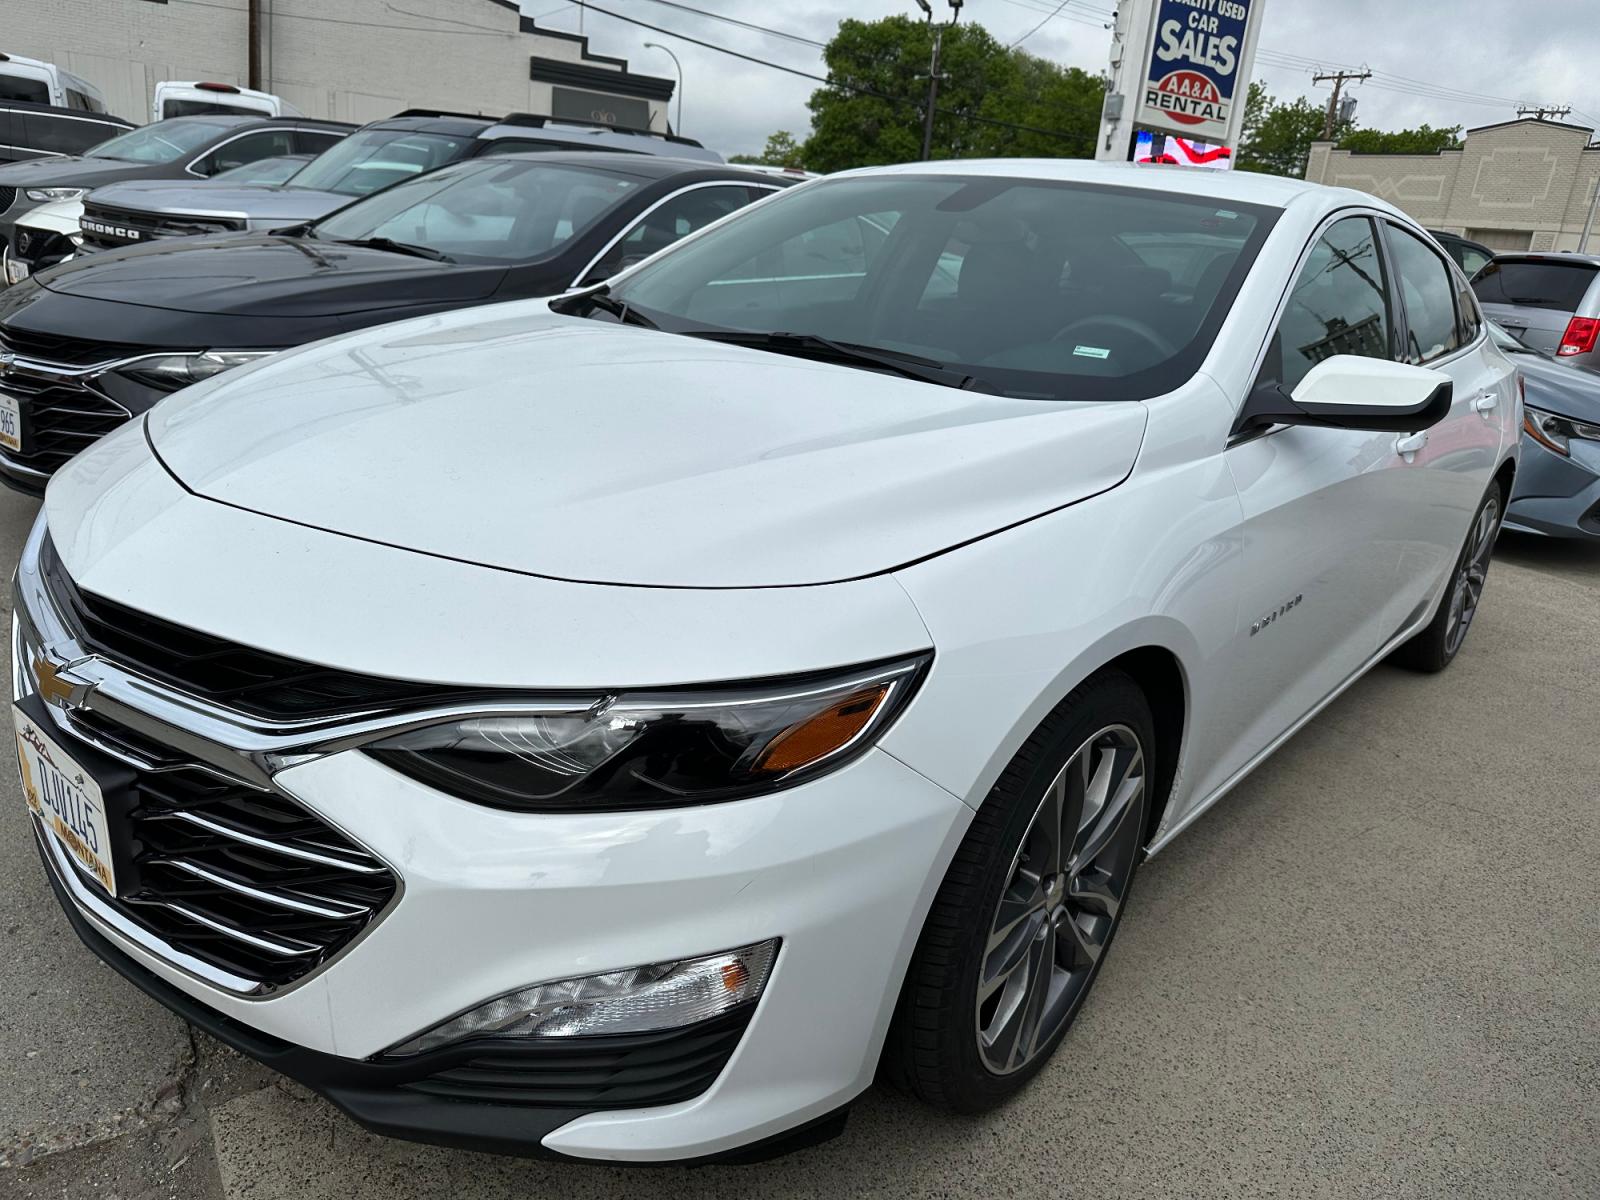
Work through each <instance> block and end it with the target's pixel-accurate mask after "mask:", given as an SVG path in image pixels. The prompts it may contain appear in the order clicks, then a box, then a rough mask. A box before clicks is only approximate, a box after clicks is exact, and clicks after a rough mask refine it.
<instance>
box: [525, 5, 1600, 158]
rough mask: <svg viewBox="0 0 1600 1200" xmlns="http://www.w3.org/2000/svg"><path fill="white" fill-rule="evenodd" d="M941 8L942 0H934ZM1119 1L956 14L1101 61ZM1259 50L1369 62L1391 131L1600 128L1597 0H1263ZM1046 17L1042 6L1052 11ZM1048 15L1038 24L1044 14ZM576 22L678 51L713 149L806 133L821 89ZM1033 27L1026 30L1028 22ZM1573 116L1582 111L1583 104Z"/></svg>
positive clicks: (696, 117) (780, 24)
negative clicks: (1535, 112)
mask: <svg viewBox="0 0 1600 1200" xmlns="http://www.w3.org/2000/svg"><path fill="white" fill-rule="evenodd" d="M521 2H522V6H523V11H524V12H525V13H527V14H528V15H529V16H532V17H536V18H537V19H538V21H539V23H540V24H541V25H544V26H548V27H550V28H553V29H565V30H573V31H575V30H577V29H578V26H579V19H580V18H579V12H578V6H577V5H576V4H575V3H572V0H567V2H566V3H562V2H561V0H521ZM597 2H598V3H600V4H601V6H602V7H604V8H608V9H612V10H613V11H615V12H617V13H620V14H624V15H626V16H630V17H634V18H636V19H638V20H640V21H647V22H649V23H650V24H652V25H657V26H660V27H661V28H663V29H669V30H671V31H673V33H681V34H684V35H687V36H689V37H693V38H699V39H701V40H703V41H708V42H715V43H717V44H719V45H723V46H727V47H729V48H731V49H735V50H739V51H741V52H743V53H746V54H750V55H753V56H755V57H757V58H763V59H767V60H768V61H771V62H776V63H782V64H784V65H785V66H790V67H795V68H797V69H799V70H803V71H809V72H812V73H814V74H823V73H825V72H824V70H823V67H822V62H821V56H820V51H819V50H818V49H817V48H816V47H815V46H812V45H808V44H806V41H804V40H789V39H784V38H776V37H770V36H767V35H765V34H761V33H756V32H753V31H749V30H744V29H740V28H738V27H736V26H733V25H729V24H727V23H724V22H722V21H718V20H714V19H710V18H707V17H702V16H697V15H694V14H693V13H689V12H685V11H683V10H682V9H680V8H674V7H670V6H668V5H666V4H663V3H660V2H659V0H597ZM681 2H682V3H685V4H688V5H689V6H690V7H692V8H698V9H702V10H705V11H707V12H715V13H720V14H722V15H724V16H728V17H735V18H738V19H740V20H744V21H749V22H753V23H755V24H759V25H765V26H769V27H771V28H774V29H779V30H782V31H784V32H786V33H790V34H794V35H797V36H798V37H799V38H800V39H810V40H812V41H817V42H826V41H827V40H828V38H829V36H831V34H832V33H833V31H834V29H835V28H836V27H837V25H838V23H839V21H840V19H841V18H844V17H848V16H854V17H862V18H874V17H880V16H887V15H889V14H891V13H915V12H916V11H917V10H916V5H915V3H914V0H681ZM933 2H934V5H935V8H936V11H939V10H942V9H943V8H944V4H945V2H946V0H933ZM1114 2H1115V0H1068V3H1066V4H1065V5H1062V6H1060V11H1059V12H1056V11H1055V10H1056V9H1057V7H1058V2H1057V0H967V3H966V7H965V9H964V13H963V20H977V21H980V22H982V23H983V24H984V25H985V26H986V27H987V28H988V29H989V31H990V32H991V33H993V34H994V35H995V36H996V37H998V38H1000V39H1002V40H1003V41H1007V42H1011V41H1015V40H1016V39H1018V38H1021V37H1023V36H1024V35H1027V40H1026V41H1025V42H1024V43H1023V45H1025V46H1026V47H1027V48H1028V49H1029V50H1031V51H1032V52H1033V53H1035V54H1038V55H1042V56H1044V57H1047V58H1050V59H1054V60H1055V61H1057V62H1061V63H1066V64H1069V65H1072V66H1078V67H1083V68H1084V69H1086V70H1090V71H1099V70H1102V69H1104V68H1105V65H1106V55H1107V52H1108V50H1109V48H1110V34H1109V33H1108V32H1107V30H1106V28H1105V26H1106V23H1107V22H1108V21H1109V20H1110V13H1111V9H1112V7H1113V4H1114ZM1259 2H1263V0H1258V3H1259ZM1264 2H1265V3H1266V5H1267V7H1266V16H1265V22H1266V23H1265V25H1264V26H1263V27H1262V34H1261V47H1262V54H1261V55H1260V56H1259V57H1258V59H1257V62H1256V78H1258V79H1261V80H1264V81H1265V82H1266V84H1267V86H1268V87H1269V88H1270V89H1271V90H1272V91H1273V93H1274V94H1276V95H1278V96H1280V97H1290V96H1296V95H1301V94H1304V95H1309V96H1311V97H1313V98H1316V99H1318V100H1319V102H1325V101H1326V98H1327V95H1328V93H1327V91H1326V89H1325V86H1324V85H1316V86H1314V85H1313V84H1312V82H1311V75H1312V74H1313V73H1314V71H1315V68H1316V67H1317V66H1319V65H1320V66H1321V67H1322V68H1323V69H1335V68H1338V67H1357V66H1362V65H1365V66H1367V67H1370V68H1371V69H1372V71H1373V72H1374V76H1373V78H1372V80H1371V81H1369V82H1368V83H1366V84H1364V85H1362V86H1361V87H1360V88H1359V89H1358V90H1357V92H1356V95H1357V96H1358V97H1359V99H1360V105H1359V108H1358V111H1357V121H1358V122H1359V123H1360V124H1361V125H1362V126H1364V127H1367V128H1377V129H1393V128H1400V127H1403V126H1407V125H1417V124H1421V123H1422V122H1427V123H1428V124H1431V125H1457V124H1459V125H1465V126H1469V127H1470V126H1473V125H1485V124H1489V123H1492V122H1494V121H1501V120H1506V119H1508V118H1510V117H1512V116H1514V115H1515V110H1516V105H1517V103H1518V102H1519V101H1520V102H1526V103H1530V104H1534V103H1543V104H1570V105H1571V106H1572V107H1573V114H1572V116H1571V117H1569V118H1568V120H1572V121H1575V122H1577V123H1580V124H1585V125H1589V126H1591V127H1600V69H1597V67H1596V64H1597V63H1600V21H1595V20H1589V19H1584V20H1575V19H1574V18H1575V16H1576V15H1577V14H1578V13H1579V12H1580V10H1582V9H1584V8H1585V7H1586V5H1587V4H1588V3H1590V2H1592V0H1582V2H1581V3H1579V2H1575V0H1559V2H1557V0H1515V2H1512V0H1264ZM1053 12H1054V13H1055V15H1054V16H1052V15H1051V14H1052V13H1053ZM1041 22H1043V24H1041ZM582 23H583V32H584V33H586V34H588V35H589V37H590V39H591V48H592V49H593V50H594V51H595V52H597V53H600V54H613V55H619V56H621V57H623V58H626V59H628V61H629V63H630V65H631V66H632V67H633V68H634V69H635V70H638V71H642V72H645V73H647V74H653V75H666V76H671V75H673V74H674V71H673V66H672V62H671V60H670V59H669V58H668V57H667V56H666V55H665V54H664V53H662V52H661V51H659V50H651V49H646V48H645V46H644V43H645V42H647V41H654V42H660V43H663V44H665V45H668V46H671V47H672V49H673V51H674V52H675V53H676V54H677V55H678V58H679V60H680V61H681V62H682V63H683V71H684V75H685V76H686V82H685V90H684V109H683V125H684V132H686V133H687V134H689V136H691V137H696V138H699V139H700V140H701V141H703V142H705V143H706V145H708V146H712V147H715V148H716V149H718V150H721V151H723V152H724V153H729V154H732V153H739V152H742V151H754V150H759V149H760V148H761V145H762V143H763V142H764V141H765V140H766V136H767V134H768V133H770V132H772V131H773V130H774V129H788V130H792V131H793V132H794V133H796V134H797V135H803V133H804V131H805V129H806V126H807V110H806V107H805V102H806V98H807V96H809V95H810V94H811V91H812V89H813V88H814V87H815V86H816V85H815V84H814V83H811V82H809V81H807V80H805V79H800V78H797V77H795V76H791V75H785V74H783V73H781V72H778V71H774V70H769V69H767V68H765V67H759V66H756V65H754V64H751V63H746V62H741V61H740V60H739V59H736V58H730V57H728V56H726V55H722V54H717V53H715V52H713V51H710V50H706V49H702V48H701V47H699V46H695V45H692V44H690V43H688V42H684V41H681V40H679V39H678V38H674V37H671V36H666V35H662V34H658V33H654V32H652V31H650V30H647V29H642V28H640V27H638V26H636V25H629V24H627V23H625V22H623V21H619V20H616V19H614V18H612V17H608V16H604V15H602V14H600V13H597V12H595V11H594V10H593V9H589V10H587V12H586V13H585V14H584V15H583V16H582ZM1030 30H1032V31H1033V32H1031V33H1030ZM1580 114H1581V115H1580Z"/></svg>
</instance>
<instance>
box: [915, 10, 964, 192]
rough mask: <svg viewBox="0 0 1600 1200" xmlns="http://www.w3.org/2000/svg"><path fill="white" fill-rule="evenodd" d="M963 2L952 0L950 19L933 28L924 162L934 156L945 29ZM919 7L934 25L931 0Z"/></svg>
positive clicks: (957, 16)
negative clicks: (940, 60) (934, 119)
mask: <svg viewBox="0 0 1600 1200" xmlns="http://www.w3.org/2000/svg"><path fill="white" fill-rule="evenodd" d="M962 2H963V0H950V20H949V21H948V22H946V23H945V24H943V25H938V26H935V27H934V30H933V61H932V62H931V63H930V64H929V65H928V106H927V108H926V109H925V110H924V111H923V114H922V161H923V162H927V161H928V160H929V159H931V158H932V157H933V114H934V110H935V109H936V108H937V107H938V104H939V80H940V79H942V78H943V76H942V75H941V74H940V72H939V55H940V53H941V52H942V51H943V49H944V31H945V30H946V29H949V28H950V26H952V25H954V24H955V23H956V22H957V21H959V20H960V19H961V5H962ZM917 7H918V8H920V9H922V12H923V15H924V16H926V17H927V20H928V24H929V25H933V5H932V4H930V3H929V0H917Z"/></svg>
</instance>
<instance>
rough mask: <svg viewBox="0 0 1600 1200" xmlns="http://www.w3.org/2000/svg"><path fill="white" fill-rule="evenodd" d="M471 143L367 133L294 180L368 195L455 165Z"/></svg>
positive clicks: (342, 143)
mask: <svg viewBox="0 0 1600 1200" xmlns="http://www.w3.org/2000/svg"><path fill="white" fill-rule="evenodd" d="M471 145H472V139H471V138H466V137H449V136H446V135H444V134H438V133H412V132H410V131H409V130H403V129H363V130H358V131H357V132H355V133H352V134H351V135H350V136H349V137H347V138H345V139H343V140H342V141H340V142H339V144H338V145H336V146H334V147H333V148H332V149H330V150H328V151H327V152H326V153H324V154H322V155H321V156H320V157H318V158H317V160H316V161H315V162H313V163H311V164H309V165H308V166H307V167H306V169H305V170H303V171H301V172H300V173H299V174H298V175H296V176H295V178H294V186H295V187H303V188H311V189H313V190H314V191H320V192H338V193H339V194H341V195H344V196H365V195H367V194H368V193H369V192H375V191H377V190H378V189H379V188H385V187H388V186H389V185H390V184H391V183H397V182H399V181H400V180H402V179H409V178H411V177H412V176H413V175H420V174H421V173H422V172H424V171H431V170H433V169H434V168H435V167H439V166H443V165H444V164H445V163H447V162H453V161H454V160H455V159H457V158H460V157H461V156H462V155H463V154H465V153H466V152H467V150H468V149H470V147H471Z"/></svg>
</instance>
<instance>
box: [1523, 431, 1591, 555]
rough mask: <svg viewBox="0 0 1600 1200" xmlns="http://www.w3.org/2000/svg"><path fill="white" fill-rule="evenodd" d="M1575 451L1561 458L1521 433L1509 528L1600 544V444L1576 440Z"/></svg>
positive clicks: (1574, 440) (1573, 445) (1572, 446)
mask: <svg viewBox="0 0 1600 1200" xmlns="http://www.w3.org/2000/svg"><path fill="white" fill-rule="evenodd" d="M1571 450H1572V453H1571V455H1570V456H1568V457H1563V456H1561V455H1559V454H1554V453H1552V452H1551V451H1549V450H1547V449H1546V448H1545V447H1544V446H1541V445H1540V444H1539V443H1538V442H1535V441H1534V440H1533V439H1532V438H1530V437H1528V436H1527V435H1526V434H1524V435H1523V438H1522V457H1521V460H1520V461H1519V463H1518V466H1517V480H1516V486H1515V487H1514V488H1513V489H1512V495H1511V503H1510V504H1509V505H1508V506H1507V508H1506V519H1505V525H1506V528H1508V529H1513V530H1518V531H1521V532H1523V533H1540V534H1544V535H1546V536H1548V537H1560V538H1583V539H1592V540H1600V442H1591V441H1584V440H1580V439H1573V441H1572V442H1571Z"/></svg>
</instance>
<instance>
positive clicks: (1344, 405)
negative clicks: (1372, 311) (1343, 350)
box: [1234, 354, 1452, 433]
mask: <svg viewBox="0 0 1600 1200" xmlns="http://www.w3.org/2000/svg"><path fill="white" fill-rule="evenodd" d="M1451 397H1452V385H1451V382H1450V379H1449V377H1448V376H1447V375H1445V374H1443V373H1442V372H1439V371H1435V370H1433V369H1431V368H1429V367H1413V366H1410V365H1409V364H1407V363H1397V362H1389V361H1387V360H1385V359H1381V358H1363V357H1361V356H1360V355H1356V354H1335V355H1334V356H1333V357H1332V358H1325V359H1323V360H1322V361H1321V362H1319V363H1318V364H1317V365H1316V366H1314V367H1312V368H1311V370H1310V371H1308V372H1307V373H1306V377H1305V378H1304V379H1302V380H1301V381H1300V382H1299V383H1298V384H1296V385H1295V387H1294V389H1293V390H1292V391H1290V390H1287V389H1285V388H1284V387H1283V385H1282V384H1279V383H1273V382H1263V383H1260V384H1257V385H1256V388H1255V390H1254V391H1252V392H1251V393H1250V397H1249V399H1248V400H1246V401H1245V405H1244V409H1243V411H1242V412H1240V414H1239V420H1238V421H1237V422H1236V423H1235V425H1234V431H1235V432H1236V433H1243V432H1249V431H1251V430H1256V429H1260V428H1262V427H1264V426H1267V425H1325V426H1330V427H1332V428H1335V429H1368V430H1373V431H1375V432H1379V433H1417V432H1419V431H1420V430H1423V429H1427V428H1429V427H1430V426H1433V425H1437V424H1438V423H1439V422H1440V421H1442V420H1444V418H1445V416H1446V415H1447V414H1448V413H1449V412H1450V400H1451Z"/></svg>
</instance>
